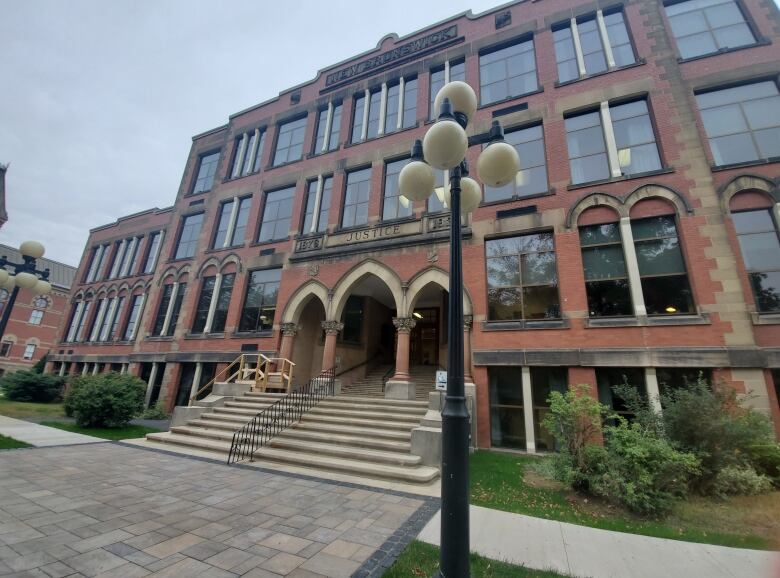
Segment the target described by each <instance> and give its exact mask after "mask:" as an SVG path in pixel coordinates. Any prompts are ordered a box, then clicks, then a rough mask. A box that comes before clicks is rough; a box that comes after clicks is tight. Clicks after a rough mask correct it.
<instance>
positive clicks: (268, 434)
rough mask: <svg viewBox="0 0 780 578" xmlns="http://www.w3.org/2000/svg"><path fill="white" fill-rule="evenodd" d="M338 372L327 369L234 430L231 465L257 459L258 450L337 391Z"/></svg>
mask: <svg viewBox="0 0 780 578" xmlns="http://www.w3.org/2000/svg"><path fill="white" fill-rule="evenodd" d="M334 383H335V372H334V370H333V369H327V370H325V371H323V372H322V373H320V374H319V375H318V376H316V377H313V378H312V379H311V380H310V381H309V382H308V383H307V384H305V385H304V386H302V387H300V388H298V389H296V390H294V391H291V392H290V393H288V394H287V395H285V396H284V397H283V398H281V399H280V400H278V401H276V402H274V403H273V404H271V405H270V406H268V407H267V408H265V409H264V410H263V411H262V412H260V413H259V414H257V415H256V416H255V417H253V418H252V419H251V421H249V423H247V424H246V425H244V427H242V428H241V429H240V430H238V431H237V432H236V433H234V434H233V443H232V444H231V445H230V453H229V454H228V461H227V463H228V465H230V464H234V463H236V462H240V461H243V460H249V461H250V462H251V461H253V459H254V454H255V452H256V451H257V450H258V449H260V448H261V447H263V446H264V445H266V444H267V443H268V442H269V441H270V440H271V438H273V437H274V436H275V435H277V434H278V433H279V432H280V431H282V430H283V429H286V428H287V427H289V426H290V425H292V424H294V423H295V422H297V421H298V420H300V419H301V416H302V415H303V414H304V413H306V412H307V411H309V410H310V409H311V408H312V407H314V406H315V405H317V404H318V403H319V402H320V400H322V399H323V398H325V397H330V396H333V395H334Z"/></svg>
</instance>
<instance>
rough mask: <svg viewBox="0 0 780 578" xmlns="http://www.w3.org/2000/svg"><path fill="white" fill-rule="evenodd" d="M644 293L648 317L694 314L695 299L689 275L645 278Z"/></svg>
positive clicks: (643, 282) (643, 283)
mask: <svg viewBox="0 0 780 578" xmlns="http://www.w3.org/2000/svg"><path fill="white" fill-rule="evenodd" d="M642 292H643V293H644V298H645V308H646V309H647V314H648V315H669V314H675V313H692V312H693V298H692V296H691V290H690V287H689V285H688V277H687V275H675V276H670V277H644V278H643V279H642Z"/></svg>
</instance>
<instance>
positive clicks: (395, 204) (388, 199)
mask: <svg viewBox="0 0 780 578" xmlns="http://www.w3.org/2000/svg"><path fill="white" fill-rule="evenodd" d="M410 160H411V159H401V160H400V161H394V162H392V163H387V165H386V166H385V196H384V202H383V204H382V220H383V221H389V220H391V219H402V218H404V217H409V216H411V214H412V202H411V201H410V200H409V199H407V198H406V197H404V196H403V195H401V194H400V193H399V192H398V175H399V174H401V169H403V168H404V167H405V166H406V165H407V164H409V161H410Z"/></svg>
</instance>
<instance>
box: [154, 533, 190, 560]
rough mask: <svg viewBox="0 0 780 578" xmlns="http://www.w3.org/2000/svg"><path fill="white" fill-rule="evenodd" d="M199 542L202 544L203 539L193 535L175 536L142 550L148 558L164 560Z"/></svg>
mask: <svg viewBox="0 0 780 578" xmlns="http://www.w3.org/2000/svg"><path fill="white" fill-rule="evenodd" d="M200 542H203V538H201V537H200V536H196V535H194V534H182V535H181V536H176V537H175V538H171V539H170V540H165V541H164V542H160V543H158V544H155V545H154V546H150V547H148V548H144V552H146V553H147V554H149V555H150V556H155V557H157V558H165V557H166V556H170V555H171V554H176V553H177V552H181V551H182V550H185V549H187V548H189V547H190V546H193V545H195V544H198V543H200Z"/></svg>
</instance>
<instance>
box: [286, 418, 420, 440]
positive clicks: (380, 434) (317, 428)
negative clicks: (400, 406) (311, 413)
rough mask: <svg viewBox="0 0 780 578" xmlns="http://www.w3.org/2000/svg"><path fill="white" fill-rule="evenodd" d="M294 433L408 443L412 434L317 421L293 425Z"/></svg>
mask: <svg viewBox="0 0 780 578" xmlns="http://www.w3.org/2000/svg"><path fill="white" fill-rule="evenodd" d="M295 430H296V431H307V432H308V431H311V432H319V433H325V434H337V435H339V434H343V435H352V436H364V437H369V436H370V437H372V438H375V439H376V438H380V439H384V440H395V441H405V442H408V441H410V440H411V439H412V432H411V431H407V430H385V429H377V428H370V427H368V428H363V427H359V426H351V425H347V424H338V423H326V422H319V421H300V422H298V423H297V424H295Z"/></svg>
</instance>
